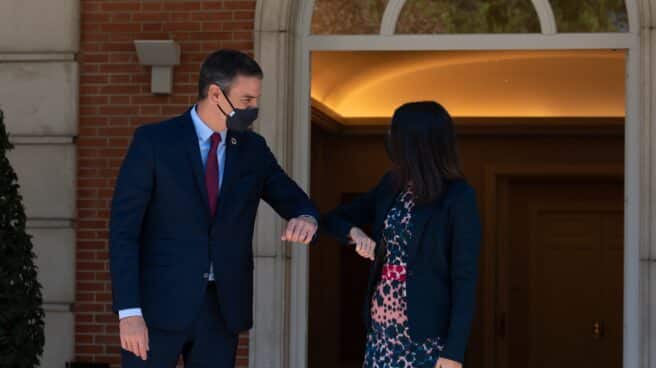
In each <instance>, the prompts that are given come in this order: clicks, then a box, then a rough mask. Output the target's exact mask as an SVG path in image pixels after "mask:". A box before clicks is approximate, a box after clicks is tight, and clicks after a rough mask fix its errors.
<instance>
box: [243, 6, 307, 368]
mask: <svg viewBox="0 0 656 368" xmlns="http://www.w3.org/2000/svg"><path fill="white" fill-rule="evenodd" d="M291 12H292V0H260V1H258V2H257V7H256V14H255V58H256V59H257V60H258V62H259V63H260V65H261V66H262V69H263V71H264V83H263V89H262V98H261V101H260V109H261V110H260V118H259V120H258V122H257V124H256V130H257V131H258V132H259V133H260V134H262V135H263V136H264V137H265V138H266V140H267V142H268V144H269V146H270V147H271V150H272V151H273V153H274V154H275V156H276V158H277V159H278V162H279V163H280V165H281V166H282V167H283V168H284V169H285V171H287V173H288V174H289V175H290V176H292V177H293V176H294V173H293V172H292V155H293V147H291V144H290V142H292V136H291V134H292V133H293V132H292V130H293V129H292V126H293V125H292V122H291V119H292V115H293V113H292V111H291V92H290V87H291V85H292V79H293V76H294V74H293V70H292V65H291V64H292V63H290V60H293V56H292V55H293V53H292V52H293V47H294V44H293V37H292V33H291V32H290V20H291V18H290V14H291ZM284 225H285V224H284V221H283V220H282V219H281V218H280V217H279V216H278V215H277V214H276V213H275V212H274V211H273V210H272V209H271V208H270V207H269V206H268V205H266V204H262V205H261V208H260V211H259V213H258V218H257V223H256V228H255V244H254V247H255V249H254V253H255V297H254V313H255V327H254V329H253V330H252V331H251V335H250V349H249V366H250V367H257V368H286V367H290V366H293V365H292V364H291V363H290V360H289V359H290V357H289V349H290V340H289V337H290V325H291V324H292V322H293V320H294V316H292V315H291V314H290V309H291V304H292V303H291V297H292V296H293V295H294V294H295V293H293V292H292V291H291V290H290V285H291V284H290V280H291V279H290V272H291V264H292V262H291V252H292V249H293V248H294V247H301V245H286V244H283V242H282V241H280V235H281V234H282V230H283V228H284ZM295 317H297V318H298V317H299V316H295ZM302 318H304V316H303V317H302Z"/></svg>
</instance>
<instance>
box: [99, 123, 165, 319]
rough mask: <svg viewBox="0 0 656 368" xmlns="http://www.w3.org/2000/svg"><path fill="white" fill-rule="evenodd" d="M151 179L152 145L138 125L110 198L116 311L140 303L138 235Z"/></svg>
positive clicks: (111, 249)
mask: <svg viewBox="0 0 656 368" xmlns="http://www.w3.org/2000/svg"><path fill="white" fill-rule="evenodd" d="M154 181H155V180H154V157H153V148H152V145H151V143H150V141H149V140H148V137H147V136H146V130H145V129H144V127H140V128H137V130H136V131H135V133H134V137H133V139H132V143H131V144H130V147H129V148H128V152H127V154H126V156H125V159H124V160H123V163H122V165H121V168H120V171H119V175H118V178H117V180H116V187H115V190H114V195H113V198H112V206H111V215H110V225H109V256H110V257H109V258H110V259H109V261H110V273H111V280H112V298H113V309H114V311H115V312H118V311H119V310H123V309H129V308H139V307H140V294H139V237H140V235H141V226H142V222H143V218H144V215H145V213H146V210H147V208H148V204H149V202H150V199H151V196H152V191H153V187H154V184H155V183H154Z"/></svg>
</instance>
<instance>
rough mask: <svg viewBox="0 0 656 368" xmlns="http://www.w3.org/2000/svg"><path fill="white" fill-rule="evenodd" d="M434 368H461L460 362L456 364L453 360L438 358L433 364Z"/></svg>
mask: <svg viewBox="0 0 656 368" xmlns="http://www.w3.org/2000/svg"><path fill="white" fill-rule="evenodd" d="M435 368H462V364H460V362H456V361H455V360H450V359H447V358H439V359H438V360H437V363H435Z"/></svg>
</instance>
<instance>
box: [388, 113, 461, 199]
mask: <svg viewBox="0 0 656 368" xmlns="http://www.w3.org/2000/svg"><path fill="white" fill-rule="evenodd" d="M386 147H387V151H388V154H389V156H390V159H391V160H392V162H393V163H394V170H393V172H394V174H395V175H394V176H395V178H396V184H397V186H398V188H399V189H400V188H405V187H406V186H410V187H411V189H412V191H413V193H414V195H415V201H416V202H417V203H418V204H425V203H428V202H431V201H433V200H435V199H437V198H439V197H440V195H441V194H442V192H443V191H444V189H445V187H446V184H447V182H448V181H449V180H454V179H460V178H463V174H462V170H461V168H460V159H459V157H458V150H457V146H456V134H455V128H454V126H453V120H452V119H451V116H450V115H449V113H448V112H447V111H446V109H445V108H444V107H442V105H440V104H438V103H437V102H434V101H424V102H411V103H407V104H405V105H402V106H401V107H399V108H398V109H396V111H395V112H394V116H393V117H392V126H391V128H390V131H389V132H388V136H387V137H386Z"/></svg>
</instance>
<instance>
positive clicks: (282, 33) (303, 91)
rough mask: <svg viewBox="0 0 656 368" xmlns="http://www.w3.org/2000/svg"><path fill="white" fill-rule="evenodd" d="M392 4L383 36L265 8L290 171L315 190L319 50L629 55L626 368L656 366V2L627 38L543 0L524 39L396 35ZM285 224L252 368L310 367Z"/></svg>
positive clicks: (275, 99) (273, 122)
mask: <svg viewBox="0 0 656 368" xmlns="http://www.w3.org/2000/svg"><path fill="white" fill-rule="evenodd" d="M408 2H409V1H408ZM382 3H385V4H386V6H385V7H384V11H383V12H382V16H381V19H380V23H379V24H378V25H375V26H374V27H373V28H374V29H375V31H374V32H372V31H370V30H369V31H367V32H368V33H367V34H338V33H339V32H334V33H333V34H322V33H321V32H320V31H319V32H317V30H316V29H315V30H314V32H313V28H312V18H313V12H314V10H315V4H314V1H311V0H305V1H303V0H301V1H293V0H275V1H272V0H263V1H262V0H261V1H258V2H257V10H256V24H255V32H256V34H255V39H256V45H255V52H256V58H257V59H258V60H259V61H260V62H261V64H262V66H263V68H264V71H265V75H266V79H265V83H264V90H263V98H262V106H261V107H262V111H263V113H262V116H263V117H266V118H265V119H266V120H264V119H263V121H261V122H260V123H259V124H258V127H257V129H258V130H259V131H260V132H261V133H262V134H263V135H264V136H265V137H266V138H267V140H268V142H269V144H270V145H271V146H272V149H273V150H274V152H275V153H276V155H277V157H278V158H279V160H280V161H281V163H282V164H283V166H284V167H285V168H286V169H287V170H288V172H290V173H291V175H293V177H294V178H295V179H296V180H297V181H298V182H299V183H300V184H301V185H302V186H303V187H305V188H308V187H309V177H310V175H309V174H310V166H309V158H310V143H309V142H310V140H309V136H310V131H309V129H310V127H309V121H310V103H311V102H310V54H311V52H313V51H338V50H342V51H346V50H351V51H364V50H397V51H407V50H556V49H558V50H563V49H587V50H590V49H622V50H626V54H627V65H626V71H627V72H626V124H625V127H626V131H625V181H624V182H625V208H624V210H625V220H624V224H625V231H624V244H625V250H624V252H625V253H624V254H625V259H624V343H623V348H624V349H623V352H624V367H656V356H650V354H651V355H656V353H654V351H656V345H655V344H656V338H655V337H656V335H654V332H656V323H654V320H653V318H650V315H649V313H648V312H649V309H652V308H651V307H652V306H653V305H654V303H656V300H654V297H653V295H654V293H653V292H652V291H651V288H653V287H654V286H656V285H655V284H656V266H655V264H656V262H655V261H656V246H654V245H653V244H652V243H653V240H652V239H656V238H655V237H654V235H656V234H653V232H652V228H655V227H654V226H653V220H652V219H653V218H656V217H655V216H656V206H653V205H652V203H651V202H652V200H651V194H650V193H651V191H653V190H654V189H655V188H654V184H653V183H655V180H656V176H654V172H656V171H653V170H652V169H651V167H652V166H653V165H654V163H656V156H655V155H656V150H652V149H651V148H650V142H651V136H652V135H653V134H654V133H653V132H652V129H651V126H652V124H653V123H656V116H653V113H652V109H651V103H652V102H654V101H655V100H654V99H655V98H656V95H654V94H653V92H652V89H653V86H654V85H655V84H654V81H653V80H652V79H653V77H652V73H651V70H652V69H653V68H654V66H655V65H656V61H654V60H653V57H652V53H653V52H654V51H656V49H655V48H654V46H652V44H653V40H652V38H653V34H654V33H653V31H652V29H651V27H652V19H654V17H653V16H652V14H654V13H656V1H653V0H643V1H642V2H639V1H637V0H626V19H627V27H626V29H622V30H620V31H614V32H599V31H598V30H597V31H595V32H592V31H588V32H586V31H577V32H578V33H559V21H558V20H557V19H556V17H555V15H554V13H555V12H554V9H552V5H551V2H550V1H548V0H533V1H531V4H532V7H533V9H534V11H535V14H536V15H537V18H538V20H539V31H538V32H535V33H524V34H517V33H477V34H462V33H450V34H407V33H406V34H399V33H398V29H396V28H397V24H398V20H399V17H400V15H401V13H402V11H403V8H404V5H406V1H405V0H389V1H386V2H382ZM561 23H562V22H561ZM574 28H575V27H574ZM574 31H576V29H574ZM583 32H585V33H583ZM335 33H337V34H335ZM281 227H282V223H281V222H280V220H278V219H277V218H276V216H274V214H273V213H272V212H271V211H270V210H269V209H268V208H263V211H261V213H260V216H259V218H258V225H257V230H256V250H255V254H256V296H255V315H256V321H255V328H254V330H253V331H252V333H251V342H250V366H251V367H294V368H297V367H298V368H300V367H305V366H306V362H307V317H308V264H309V262H308V253H307V249H305V248H303V247H300V246H297V245H293V246H289V247H283V246H282V245H281V244H280V242H278V241H276V239H278V233H279V231H280V229H281ZM650 278H651V279H652V280H654V282H652V283H651V284H650V282H649V280H650ZM650 296H651V299H650ZM650 300H653V301H651V302H650ZM650 344H651V345H650Z"/></svg>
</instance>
